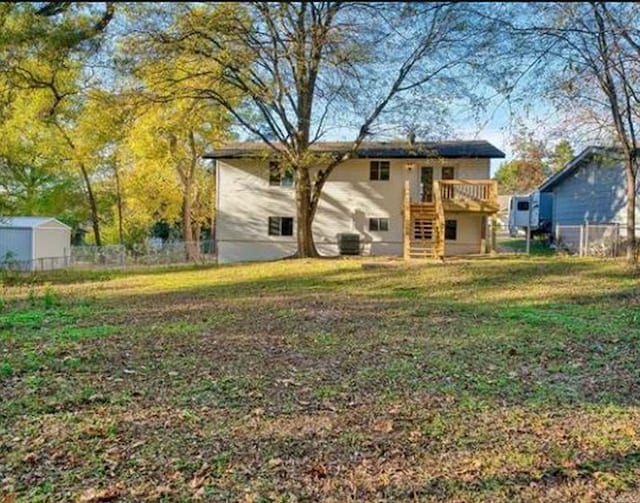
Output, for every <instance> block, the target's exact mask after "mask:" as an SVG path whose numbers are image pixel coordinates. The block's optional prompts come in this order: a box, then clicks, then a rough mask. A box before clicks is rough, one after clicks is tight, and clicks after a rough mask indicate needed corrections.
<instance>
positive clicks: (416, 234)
mask: <svg viewBox="0 0 640 503" xmlns="http://www.w3.org/2000/svg"><path fill="white" fill-rule="evenodd" d="M436 221H437V214H436V206H435V203H425V204H412V205H411V242H410V244H409V257H410V258H428V257H434V256H435V251H436V243H435V237H436V228H435V226H436Z"/></svg>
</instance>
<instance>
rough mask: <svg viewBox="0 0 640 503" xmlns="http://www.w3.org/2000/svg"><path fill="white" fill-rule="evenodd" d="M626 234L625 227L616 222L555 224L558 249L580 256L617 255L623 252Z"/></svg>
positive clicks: (638, 233) (639, 233)
mask: <svg viewBox="0 0 640 503" xmlns="http://www.w3.org/2000/svg"><path fill="white" fill-rule="evenodd" d="M626 235H627V230H626V227H624V226H622V225H620V224H617V223H606V224H591V223H584V224H582V225H557V226H556V230H555V242H556V246H557V248H558V249H559V250H563V251H566V252H569V253H572V254H575V255H580V256H581V257H618V256H620V255H624V253H625V250H626ZM636 236H638V237H640V227H637V228H636Z"/></svg>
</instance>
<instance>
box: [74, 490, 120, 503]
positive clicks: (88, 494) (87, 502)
mask: <svg viewBox="0 0 640 503" xmlns="http://www.w3.org/2000/svg"><path fill="white" fill-rule="evenodd" d="M119 496H120V489H119V488H117V487H112V488H110V489H88V490H87V491H85V492H84V493H83V494H82V496H80V500H79V501H80V502H81V503H100V502H102V501H113V500H115V499H117V498H118V497H119Z"/></svg>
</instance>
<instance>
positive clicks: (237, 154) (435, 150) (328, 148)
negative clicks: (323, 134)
mask: <svg viewBox="0 0 640 503" xmlns="http://www.w3.org/2000/svg"><path fill="white" fill-rule="evenodd" d="M352 145H353V143H352V142H346V141H345V142H323V143H315V144H313V145H312V146H311V147H310V150H311V151H314V152H318V153H322V154H335V155H340V154H346V153H347V152H349V150H350V149H351V147H352ZM270 153H271V151H270V150H269V148H268V147H267V146H266V145H265V144H264V143H260V142H237V143H229V144H227V145H225V146H223V147H222V148H220V149H216V150H214V151H212V152H211V153H208V154H205V155H204V157H205V158H206V159H243V158H245V159H251V158H257V157H263V156H269V155H270ZM356 157H357V158H360V159H367V158H376V159H407V158H413V159H427V158H456V157H466V158H487V159H490V158H504V157H505V154H504V152H502V151H501V150H499V149H498V148H496V147H494V146H493V145H492V144H491V143H489V142H487V141H484V140H472V141H443V142H416V143H414V144H410V143H408V142H401V141H390V142H385V141H377V142H364V143H362V144H361V145H360V148H358V150H357V152H356Z"/></svg>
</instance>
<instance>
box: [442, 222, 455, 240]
mask: <svg viewBox="0 0 640 503" xmlns="http://www.w3.org/2000/svg"><path fill="white" fill-rule="evenodd" d="M444 238H445V239H448V240H451V241H455V240H456V239H458V221H457V220H446V221H445V223H444Z"/></svg>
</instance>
